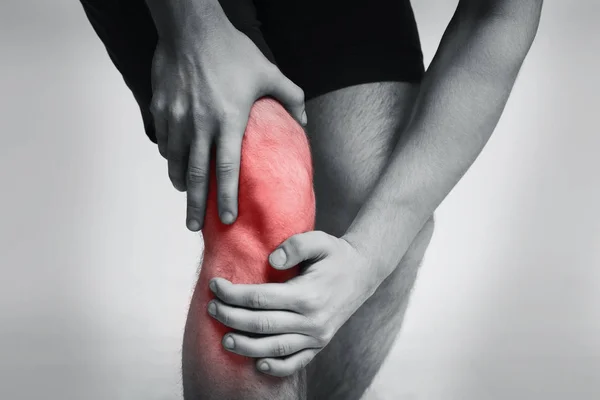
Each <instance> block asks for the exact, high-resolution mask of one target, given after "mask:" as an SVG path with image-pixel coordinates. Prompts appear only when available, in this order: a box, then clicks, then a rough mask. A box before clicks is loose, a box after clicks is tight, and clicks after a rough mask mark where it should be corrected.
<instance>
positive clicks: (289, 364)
mask: <svg viewBox="0 0 600 400" xmlns="http://www.w3.org/2000/svg"><path fill="white" fill-rule="evenodd" d="M318 353H319V349H306V350H302V351H300V352H298V353H296V354H292V355H291V356H289V357H286V358H267V359H260V360H258V361H257V362H256V367H257V368H258V370H259V371H260V372H263V373H265V374H267V375H273V376H278V377H284V376H289V375H293V374H295V373H296V372H298V371H300V370H301V369H303V368H305V367H306V366H307V365H308V364H309V363H310V362H311V361H312V360H313V359H314V358H315V356H316V355H317V354H318Z"/></svg>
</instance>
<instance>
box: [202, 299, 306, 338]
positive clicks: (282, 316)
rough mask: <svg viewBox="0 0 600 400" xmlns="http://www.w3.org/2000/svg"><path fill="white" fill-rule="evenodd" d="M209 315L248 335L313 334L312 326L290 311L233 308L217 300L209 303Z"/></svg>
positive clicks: (303, 318) (302, 317)
mask: <svg viewBox="0 0 600 400" xmlns="http://www.w3.org/2000/svg"><path fill="white" fill-rule="evenodd" d="M208 313H209V314H210V315H211V316H212V317H213V318H215V319H216V320H217V321H219V322H221V323H222V324H223V325H226V326H228V327H230V328H233V329H237V330H239V331H243V332H248V333H257V334H260V335H276V334H281V333H303V334H310V332H311V325H310V324H309V323H308V322H307V320H306V318H305V317H304V316H302V315H300V314H297V313H293V312H290V311H254V310H248V309H245V308H239V307H232V306H229V305H227V304H225V303H223V302H222V301H220V300H216V299H215V300H212V301H210V302H209V303H208Z"/></svg>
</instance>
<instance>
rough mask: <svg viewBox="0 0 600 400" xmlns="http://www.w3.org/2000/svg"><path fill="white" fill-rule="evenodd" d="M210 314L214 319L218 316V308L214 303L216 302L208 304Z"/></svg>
mask: <svg viewBox="0 0 600 400" xmlns="http://www.w3.org/2000/svg"><path fill="white" fill-rule="evenodd" d="M208 313H209V314H210V315H212V316H213V317H214V316H215V315H217V306H216V305H215V303H214V302H212V301H211V302H210V303H208Z"/></svg>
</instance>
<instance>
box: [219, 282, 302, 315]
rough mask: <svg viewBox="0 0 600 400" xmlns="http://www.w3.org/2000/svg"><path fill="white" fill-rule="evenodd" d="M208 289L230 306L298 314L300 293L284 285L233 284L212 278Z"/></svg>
mask: <svg viewBox="0 0 600 400" xmlns="http://www.w3.org/2000/svg"><path fill="white" fill-rule="evenodd" d="M209 287H210V289H211V290H212V292H213V293H214V294H215V295H216V296H217V297H218V298H219V299H220V300H222V301H223V302H225V303H227V304H229V305H231V306H237V307H244V308H251V309H260V310H290V311H295V312H300V307H299V305H298V304H297V303H298V301H297V299H298V298H300V293H296V289H295V287H290V286H289V285H286V284H285V283H263V284H253V285H248V284H233V283H231V282H229V281H228V280H226V279H222V278H214V279H212V280H211V281H210V283H209Z"/></svg>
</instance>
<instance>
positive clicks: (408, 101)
mask: <svg viewBox="0 0 600 400" xmlns="http://www.w3.org/2000/svg"><path fill="white" fill-rule="evenodd" d="M417 91H418V86H417V85H411V84H407V83H399V82H382V83H371V84H363V85H357V86H353V87H349V88H344V89H341V90H338V91H335V92H332V93H328V94H325V95H323V96H320V97H318V98H315V99H312V100H310V101H309V102H307V114H308V120H309V125H308V127H307V131H308V133H309V137H310V142H311V148H312V151H313V153H312V154H313V162H314V174H315V175H314V180H315V193H316V198H317V218H316V229H319V230H323V231H326V232H328V233H330V234H333V235H336V236H340V235H342V234H343V233H344V232H345V230H346V228H347V227H348V226H349V225H350V224H351V222H352V220H353V218H354V217H355V215H356V213H357V212H358V210H359V208H360V207H361V205H362V204H363V202H364V201H365V199H366V197H367V195H368V194H369V192H370V190H371V189H372V188H373V186H374V185H375V183H376V181H377V178H378V177H379V175H380V174H381V171H382V169H383V168H384V166H385V165H386V161H387V160H388V158H389V156H390V154H391V151H392V150H393V147H394V146H395V144H396V142H397V141H398V138H399V136H400V134H401V132H402V130H403V127H405V126H406V124H407V123H408V121H409V119H410V116H411V111H412V105H413V103H414V99H415V96H416V93H417ZM433 225H434V224H433V216H432V218H431V219H430V220H429V221H428V222H427V223H426V224H425V226H424V227H423V229H422V230H421V232H420V233H419V234H418V235H417V237H416V238H415V239H414V241H413V243H412V245H411V247H410V249H409V250H408V252H407V253H406V255H405V256H404V258H403V259H402V261H401V262H400V264H399V265H398V267H397V268H396V270H395V271H394V272H393V273H392V274H391V275H390V276H389V277H388V278H387V279H386V280H385V281H384V282H383V283H382V284H381V286H380V287H379V288H378V289H377V291H376V292H375V293H374V294H373V296H372V297H371V298H370V299H369V300H368V301H366V302H365V303H364V304H363V305H362V306H361V307H360V308H359V309H358V310H357V312H356V313H355V314H354V315H353V316H352V317H351V318H350V319H349V320H348V321H347V323H346V324H345V325H344V326H342V328H340V330H339V331H338V332H337V334H336V336H335V337H334V338H333V340H332V341H331V342H330V343H329V345H328V346H327V347H326V348H325V349H323V350H322V351H321V352H320V353H319V354H318V355H317V357H316V358H315V359H314V360H313V361H312V362H311V363H310V364H309V365H308V367H307V368H306V370H307V379H308V381H307V384H308V399H311V400H324V399H327V400H337V399H339V400H358V399H360V398H361V396H362V395H363V393H364V392H365V390H366V389H367V388H368V386H369V385H370V384H371V382H372V380H373V378H374V376H375V374H376V373H377V372H378V370H379V369H380V367H381V365H382V363H383V361H384V360H385V358H386V356H387V354H388V353H389V350H390V348H391V346H392V344H393V342H394V340H395V338H396V336H397V335H398V332H399V331H400V327H401V324H402V320H403V317H404V312H405V310H406V307H407V304H408V298H409V294H410V291H411V288H412V287H413V284H414V282H415V279H416V275H417V270H418V266H419V264H420V262H421V259H422V258H423V255H424V253H425V250H426V249H427V246H428V244H429V242H430V239H431V237H432V234H433Z"/></svg>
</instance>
